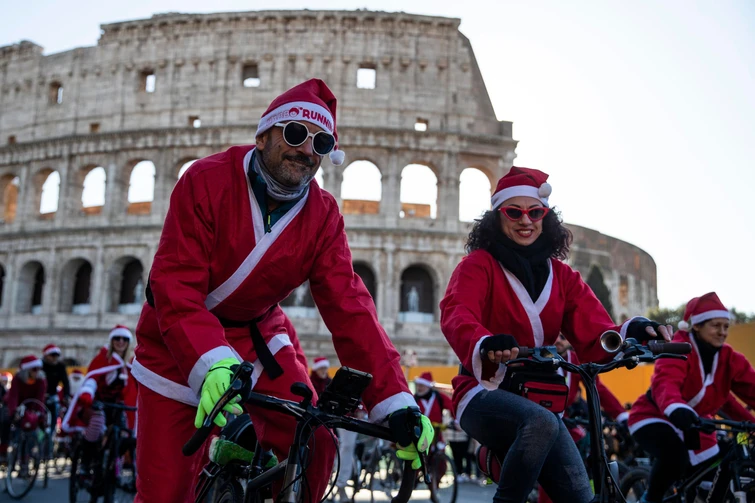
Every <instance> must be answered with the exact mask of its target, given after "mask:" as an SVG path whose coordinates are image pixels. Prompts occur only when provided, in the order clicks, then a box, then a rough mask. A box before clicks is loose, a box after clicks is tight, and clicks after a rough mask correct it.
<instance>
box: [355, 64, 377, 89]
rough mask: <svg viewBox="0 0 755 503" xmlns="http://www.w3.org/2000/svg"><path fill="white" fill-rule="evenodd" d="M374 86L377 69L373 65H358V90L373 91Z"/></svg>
mask: <svg viewBox="0 0 755 503" xmlns="http://www.w3.org/2000/svg"><path fill="white" fill-rule="evenodd" d="M376 84H377V69H376V68H375V65H370V64H363V65H360V66H359V69H358V70H357V87H358V88H359V89H375V86H376Z"/></svg>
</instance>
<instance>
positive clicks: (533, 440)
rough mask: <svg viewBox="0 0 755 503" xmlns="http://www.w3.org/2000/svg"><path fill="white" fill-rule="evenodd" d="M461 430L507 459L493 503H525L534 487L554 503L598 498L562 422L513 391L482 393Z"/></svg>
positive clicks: (469, 407)
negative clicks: (550, 496)
mask: <svg viewBox="0 0 755 503" xmlns="http://www.w3.org/2000/svg"><path fill="white" fill-rule="evenodd" d="M460 423H461V427H462V428H463V429H464V431H466V432H467V433H468V434H469V435H470V436H471V437H473V438H475V439H476V440H477V441H478V442H480V443H481V444H483V445H485V446H487V447H488V448H489V449H492V450H493V452H495V454H496V455H497V456H498V457H499V458H500V459H503V466H502V467H501V479H500V480H499V481H498V490H497V491H496V493H495V496H494V497H493V501H494V503H524V502H525V501H526V500H527V496H528V495H529V493H530V491H531V490H532V488H533V487H534V486H535V482H538V481H539V482H540V485H542V486H543V489H545V491H546V492H547V493H548V494H549V495H553V496H552V499H553V501H554V503H587V502H589V501H591V500H592V498H593V492H592V489H591V488H590V479H589V478H588V476H587V471H586V470H585V465H584V463H583V462H582V458H580V456H579V451H578V450H577V446H576V445H575V444H574V441H573V440H572V438H571V436H570V435H569V432H568V430H567V429H566V426H564V423H563V421H561V419H559V418H558V417H557V416H556V415H554V414H553V413H552V412H550V411H548V410H546V409H544V408H543V407H541V406H540V405H537V404H536V403H534V402H531V401H530V400H527V399H526V398H522V397H521V396H519V395H515V394H513V393H509V392H508V391H503V390H495V391H485V390H484V391H482V392H480V393H478V394H477V395H476V396H475V397H474V398H472V400H471V401H470V402H469V404H468V405H467V408H466V409H465V410H464V414H463V415H462V417H461V421H460Z"/></svg>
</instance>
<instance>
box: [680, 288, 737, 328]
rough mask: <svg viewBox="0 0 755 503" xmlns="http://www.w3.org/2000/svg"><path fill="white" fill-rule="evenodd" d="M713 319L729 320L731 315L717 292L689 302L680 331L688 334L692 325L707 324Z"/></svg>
mask: <svg viewBox="0 0 755 503" xmlns="http://www.w3.org/2000/svg"><path fill="white" fill-rule="evenodd" d="M713 318H726V319H727V320H729V319H731V315H730V314H729V310H728V309H726V306H724V304H723V302H721V299H719V298H718V295H716V292H709V293H706V294H705V295H703V296H701V297H695V298H694V299H692V300H690V301H689V302H687V307H686V308H685V309H684V319H683V320H682V321H680V322H679V330H684V331H685V332H688V331H689V329H690V327H691V326H692V325H697V324H699V323H705V322H706V321H708V320H711V319H713Z"/></svg>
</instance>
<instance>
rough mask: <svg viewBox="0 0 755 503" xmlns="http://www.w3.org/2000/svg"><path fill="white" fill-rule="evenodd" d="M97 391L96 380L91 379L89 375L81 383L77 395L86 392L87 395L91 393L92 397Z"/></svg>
mask: <svg viewBox="0 0 755 503" xmlns="http://www.w3.org/2000/svg"><path fill="white" fill-rule="evenodd" d="M96 392H97V381H95V380H94V379H92V378H91V377H90V378H89V379H87V380H86V381H84V382H83V383H82V385H81V390H80V391H79V395H83V394H84V393H87V394H89V395H92V398H94V394H95V393H96Z"/></svg>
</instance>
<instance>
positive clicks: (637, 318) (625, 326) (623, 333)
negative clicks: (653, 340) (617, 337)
mask: <svg viewBox="0 0 755 503" xmlns="http://www.w3.org/2000/svg"><path fill="white" fill-rule="evenodd" d="M640 320H642V321H650V320H649V319H647V318H645V317H644V316H635V317H634V318H629V319H628V320H627V321H625V322H624V323H622V324H621V330H619V334H621V341H622V342H624V341H625V340H627V330H629V324H630V323H632V322H633V321H640Z"/></svg>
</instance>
